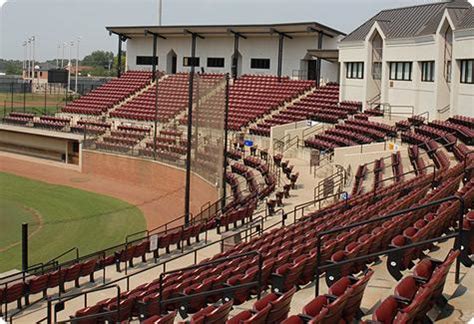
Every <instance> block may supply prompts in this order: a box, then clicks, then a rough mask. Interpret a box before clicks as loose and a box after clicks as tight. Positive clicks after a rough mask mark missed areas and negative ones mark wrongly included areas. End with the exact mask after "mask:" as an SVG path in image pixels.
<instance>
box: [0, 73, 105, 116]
mask: <svg viewBox="0 0 474 324" xmlns="http://www.w3.org/2000/svg"><path fill="white" fill-rule="evenodd" d="M108 80H109V79H108V78H79V79H78V82H77V85H78V86H77V93H75V94H71V93H72V92H70V93H69V95H67V93H68V92H67V91H66V89H67V85H65V84H59V83H46V82H37V81H36V80H35V83H32V82H31V80H24V79H23V78H21V77H18V76H2V77H0V117H4V116H6V115H8V114H9V113H11V112H25V113H34V114H36V115H54V114H56V113H58V112H60V111H61V108H62V107H63V106H65V105H66V104H67V102H68V101H71V100H73V99H74V98H77V97H79V96H81V95H85V94H87V93H89V92H90V91H91V90H93V89H94V88H96V87H98V86H100V85H102V84H103V83H104V82H107V81H108ZM74 82H75V80H74V79H72V80H71V85H70V89H71V91H75V83H74Z"/></svg>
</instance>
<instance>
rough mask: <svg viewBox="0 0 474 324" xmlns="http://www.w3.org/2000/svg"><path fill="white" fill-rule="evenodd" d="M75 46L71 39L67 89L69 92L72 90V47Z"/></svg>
mask: <svg viewBox="0 0 474 324" xmlns="http://www.w3.org/2000/svg"><path fill="white" fill-rule="evenodd" d="M73 46H74V42H73V41H71V42H70V43H69V60H68V62H67V91H68V92H69V91H70V90H71V68H72V64H71V56H72V47H73Z"/></svg>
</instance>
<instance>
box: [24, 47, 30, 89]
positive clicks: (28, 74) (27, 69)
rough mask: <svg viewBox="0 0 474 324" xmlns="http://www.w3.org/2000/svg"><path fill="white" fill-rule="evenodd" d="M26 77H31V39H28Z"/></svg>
mask: <svg viewBox="0 0 474 324" xmlns="http://www.w3.org/2000/svg"><path fill="white" fill-rule="evenodd" d="M25 69H26V79H27V80H28V78H29V77H30V39H29V38H27V39H26V67H25Z"/></svg>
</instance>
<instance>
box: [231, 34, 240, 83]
mask: <svg viewBox="0 0 474 324" xmlns="http://www.w3.org/2000/svg"><path fill="white" fill-rule="evenodd" d="M231 71H232V78H234V79H237V77H238V75H237V74H238V71H239V34H234V57H233V59H232V69H231Z"/></svg>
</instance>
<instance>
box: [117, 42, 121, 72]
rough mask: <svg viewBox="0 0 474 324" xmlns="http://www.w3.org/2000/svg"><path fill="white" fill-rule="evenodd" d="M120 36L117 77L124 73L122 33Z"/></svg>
mask: <svg viewBox="0 0 474 324" xmlns="http://www.w3.org/2000/svg"><path fill="white" fill-rule="evenodd" d="M117 36H118V54H117V55H118V61H117V77H118V78H120V75H121V74H122V64H121V63H122V35H117Z"/></svg>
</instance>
